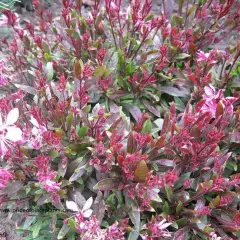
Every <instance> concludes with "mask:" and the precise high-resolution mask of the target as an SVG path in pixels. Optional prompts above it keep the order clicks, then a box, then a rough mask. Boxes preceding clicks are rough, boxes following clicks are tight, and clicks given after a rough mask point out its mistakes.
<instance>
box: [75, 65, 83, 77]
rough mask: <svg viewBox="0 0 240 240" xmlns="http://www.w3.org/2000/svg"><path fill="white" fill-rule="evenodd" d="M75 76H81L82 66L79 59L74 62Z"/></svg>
mask: <svg viewBox="0 0 240 240" xmlns="http://www.w3.org/2000/svg"><path fill="white" fill-rule="evenodd" d="M74 71H75V77H76V78H77V79H79V78H80V77H81V73H82V68H81V65H80V63H79V61H76V62H75V64H74Z"/></svg>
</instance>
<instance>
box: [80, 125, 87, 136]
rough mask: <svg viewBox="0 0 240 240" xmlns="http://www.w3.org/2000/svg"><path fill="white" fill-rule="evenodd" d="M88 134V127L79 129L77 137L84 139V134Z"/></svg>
mask: <svg viewBox="0 0 240 240" xmlns="http://www.w3.org/2000/svg"><path fill="white" fill-rule="evenodd" d="M87 132H88V127H81V128H79V130H78V135H79V136H80V137H84V136H85V135H86V133H87Z"/></svg>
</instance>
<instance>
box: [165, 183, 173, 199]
mask: <svg viewBox="0 0 240 240" xmlns="http://www.w3.org/2000/svg"><path fill="white" fill-rule="evenodd" d="M165 190H166V193H167V198H168V200H169V202H172V200H173V191H172V188H171V187H170V186H168V185H166V186H165Z"/></svg>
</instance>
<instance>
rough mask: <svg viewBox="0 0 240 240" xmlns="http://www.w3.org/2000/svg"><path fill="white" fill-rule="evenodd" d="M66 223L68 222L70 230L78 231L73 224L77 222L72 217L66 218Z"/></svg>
mask: <svg viewBox="0 0 240 240" xmlns="http://www.w3.org/2000/svg"><path fill="white" fill-rule="evenodd" d="M68 224H69V227H70V228H71V230H72V231H74V232H78V230H77V229H76V228H75V225H76V224H77V223H76V222H75V221H74V220H73V219H72V218H69V219H68Z"/></svg>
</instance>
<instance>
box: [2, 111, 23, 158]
mask: <svg viewBox="0 0 240 240" xmlns="http://www.w3.org/2000/svg"><path fill="white" fill-rule="evenodd" d="M18 117H19V110H18V108H14V109H12V110H11V111H10V112H9V113H8V115H7V117H6V121H5V122H3V120H2V116H1V115H0V151H1V154H2V156H4V155H5V154H6V153H7V151H8V149H7V146H8V147H10V146H11V145H12V143H16V142H18V141H21V140H22V131H21V129H20V128H18V127H16V126H14V124H15V123H16V121H17V120H18Z"/></svg>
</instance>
